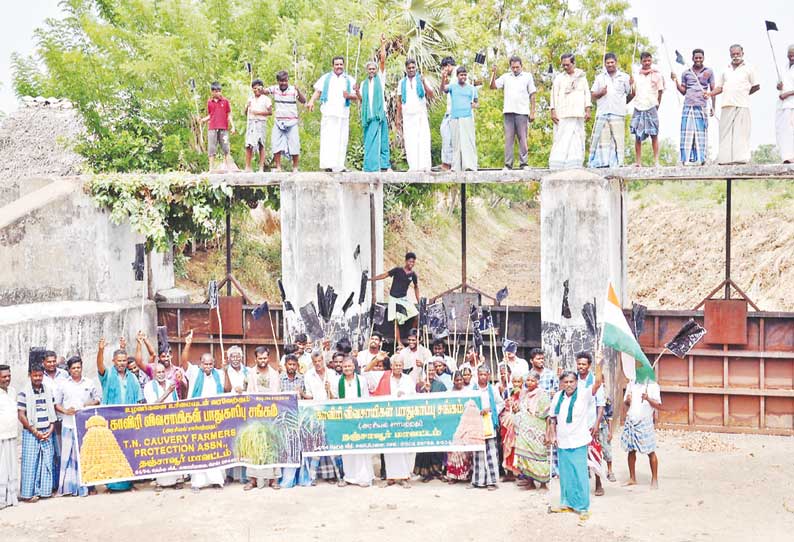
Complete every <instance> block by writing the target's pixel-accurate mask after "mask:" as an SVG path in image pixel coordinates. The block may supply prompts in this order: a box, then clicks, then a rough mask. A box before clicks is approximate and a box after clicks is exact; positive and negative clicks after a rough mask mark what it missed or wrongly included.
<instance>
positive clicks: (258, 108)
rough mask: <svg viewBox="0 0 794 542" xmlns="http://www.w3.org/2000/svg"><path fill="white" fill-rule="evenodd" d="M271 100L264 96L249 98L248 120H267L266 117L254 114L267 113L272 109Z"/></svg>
mask: <svg viewBox="0 0 794 542" xmlns="http://www.w3.org/2000/svg"><path fill="white" fill-rule="evenodd" d="M270 106H271V101H270V98H268V97H267V96H265V95H264V94H262V95H261V96H250V97H249V98H248V118H249V119H254V120H265V117H262V116H255V115H254V113H259V114H260V115H261V114H262V113H267V111H268V110H269V109H270Z"/></svg>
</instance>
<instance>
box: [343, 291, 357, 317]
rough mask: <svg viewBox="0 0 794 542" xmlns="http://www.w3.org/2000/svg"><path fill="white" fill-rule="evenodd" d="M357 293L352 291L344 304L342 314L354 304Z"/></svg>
mask: <svg viewBox="0 0 794 542" xmlns="http://www.w3.org/2000/svg"><path fill="white" fill-rule="evenodd" d="M355 295H356V292H350V297H348V298H347V300H345V304H344V305H342V314H345V313H346V312H347V311H348V309H349V308H350V307H351V306H353V297H354V296H355Z"/></svg>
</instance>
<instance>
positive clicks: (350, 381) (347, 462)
mask: <svg viewBox="0 0 794 542" xmlns="http://www.w3.org/2000/svg"><path fill="white" fill-rule="evenodd" d="M337 396H338V397H339V399H355V398H356V397H369V390H368V389H367V381H366V379H365V378H363V377H360V376H358V375H357V374H356V367H355V363H354V362H353V358H352V357H349V356H348V357H346V358H345V360H344V361H343V362H342V378H340V379H339V384H338V388H337ZM342 465H343V468H344V471H345V477H344V479H343V480H340V481H339V486H340V487H342V486H346V485H348V484H354V485H358V486H361V487H369V486H370V485H372V480H373V478H375V472H374V470H373V469H372V454H367V453H363V454H348V455H343V456H342Z"/></svg>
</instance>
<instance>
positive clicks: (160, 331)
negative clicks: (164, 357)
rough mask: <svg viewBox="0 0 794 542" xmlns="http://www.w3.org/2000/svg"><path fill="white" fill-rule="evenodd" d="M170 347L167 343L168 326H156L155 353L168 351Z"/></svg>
mask: <svg viewBox="0 0 794 542" xmlns="http://www.w3.org/2000/svg"><path fill="white" fill-rule="evenodd" d="M170 349H171V347H170V346H169V345H168V328H167V327H166V326H157V353H158V354H162V353H163V352H168V351H169V350H170Z"/></svg>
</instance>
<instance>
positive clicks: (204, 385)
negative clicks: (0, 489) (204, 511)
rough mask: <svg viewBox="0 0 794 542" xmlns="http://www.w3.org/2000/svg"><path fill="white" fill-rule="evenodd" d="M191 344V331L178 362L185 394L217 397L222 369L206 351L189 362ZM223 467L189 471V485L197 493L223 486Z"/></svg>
mask: <svg viewBox="0 0 794 542" xmlns="http://www.w3.org/2000/svg"><path fill="white" fill-rule="evenodd" d="M192 344H193V332H192V331H191V332H190V333H188V335H187V337H185V349H184V350H183V351H182V357H181V359H180V362H181V364H182V370H183V371H185V375H186V376H187V379H188V382H189V383H190V385H189V386H188V390H187V396H188V398H189V399H197V398H199V397H217V396H218V395H223V381H224V376H223V375H222V371H219V370H218V369H216V368H215V358H213V357H212V354H210V353H206V354H202V355H201V359H200V361H199V363H198V365H196V364H193V363H190V362H189V361H188V356H189V352H190V347H191V345H192ZM224 473H225V469H223V468H217V469H205V470H200V471H193V472H191V473H190V485H191V488H192V490H193V492H194V493H197V492H198V491H200V490H201V488H203V487H207V486H213V485H214V486H218V487H223V482H224V478H225V475H224Z"/></svg>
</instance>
